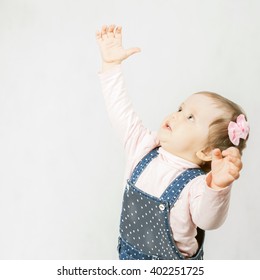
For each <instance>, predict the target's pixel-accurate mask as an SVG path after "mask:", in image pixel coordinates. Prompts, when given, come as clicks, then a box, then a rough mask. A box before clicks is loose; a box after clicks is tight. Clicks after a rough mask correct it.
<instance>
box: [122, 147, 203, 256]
mask: <svg viewBox="0 0 260 280" xmlns="http://www.w3.org/2000/svg"><path fill="white" fill-rule="evenodd" d="M157 155H158V152H157V149H155V150H152V151H151V152H150V153H148V154H147V155H146V156H145V157H144V158H143V159H142V160H141V161H140V162H139V163H138V165H137V166H136V168H135V169H134V172H133V173H132V176H131V178H130V180H129V181H128V183H127V186H126V188H125V192H124V199H123V207H122V214H121V222H120V236H121V243H122V242H123V245H124V246H123V245H121V246H123V247H124V250H121V253H120V259H183V258H184V257H183V255H182V254H181V253H180V252H179V250H178V248H177V247H176V245H175V242H174V240H173V238H172V235H171V229H170V224H169V212H170V209H171V207H172V206H173V204H174V203H175V202H176V200H177V199H178V197H179V195H180V192H181V190H182V189H183V188H184V187H185V185H186V184H187V183H188V182H189V181H190V180H192V179H193V178H195V177H196V176H199V175H201V174H202V171H201V170H200V169H189V170H186V171H184V172H183V173H182V174H181V175H180V176H178V177H177V178H176V179H175V180H174V181H173V182H172V183H171V184H170V185H169V186H168V188H167V189H166V190H165V192H164V193H163V194H162V196H161V197H160V198H156V197H153V196H151V195H149V194H147V193H145V192H142V191H141V190H140V189H138V188H136V187H135V182H136V181H137V179H138V177H139V176H140V174H141V173H142V172H143V170H144V169H145V167H146V166H147V165H148V164H149V162H151V160H152V159H153V158H155V157H156V156H157ZM198 258H200V257H199V256H198Z"/></svg>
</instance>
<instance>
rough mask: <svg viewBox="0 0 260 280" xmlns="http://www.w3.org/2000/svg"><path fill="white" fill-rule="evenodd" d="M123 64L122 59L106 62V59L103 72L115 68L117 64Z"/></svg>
mask: <svg viewBox="0 0 260 280" xmlns="http://www.w3.org/2000/svg"><path fill="white" fill-rule="evenodd" d="M120 64H121V61H118V62H109V63H108V62H105V61H103V62H102V72H105V71H107V70H109V69H112V68H114V67H115V66H117V65H120Z"/></svg>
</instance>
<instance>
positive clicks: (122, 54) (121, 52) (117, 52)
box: [96, 25, 140, 64]
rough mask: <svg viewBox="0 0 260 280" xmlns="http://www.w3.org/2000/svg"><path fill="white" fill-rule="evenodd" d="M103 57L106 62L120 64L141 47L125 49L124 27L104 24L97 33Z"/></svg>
mask: <svg viewBox="0 0 260 280" xmlns="http://www.w3.org/2000/svg"><path fill="white" fill-rule="evenodd" d="M96 39H97V42H98V45H99V47H100V52H101V56H102V59H103V61H104V62H105V63H113V64H120V63H121V62H122V61H123V60H124V59H126V58H128V57H129V56H130V55H132V54H134V53H137V52H139V51H140V49H139V48H130V49H124V48H123V46H122V27H121V26H118V27H115V25H110V26H109V27H107V26H103V27H102V29H101V31H98V32H97V33H96Z"/></svg>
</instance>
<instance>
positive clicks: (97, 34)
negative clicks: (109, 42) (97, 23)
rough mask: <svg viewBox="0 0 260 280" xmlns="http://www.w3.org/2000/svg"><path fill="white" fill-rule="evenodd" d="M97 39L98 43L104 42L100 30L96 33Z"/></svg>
mask: <svg viewBox="0 0 260 280" xmlns="http://www.w3.org/2000/svg"><path fill="white" fill-rule="evenodd" d="M96 39H97V40H98V41H101V40H102V37H101V32H99V31H98V30H97V31H96Z"/></svg>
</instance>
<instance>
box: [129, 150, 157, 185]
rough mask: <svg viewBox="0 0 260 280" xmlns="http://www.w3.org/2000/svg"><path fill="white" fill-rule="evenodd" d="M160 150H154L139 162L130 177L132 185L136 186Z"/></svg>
mask: <svg viewBox="0 0 260 280" xmlns="http://www.w3.org/2000/svg"><path fill="white" fill-rule="evenodd" d="M158 149H159V147H156V148H154V149H153V150H151V151H150V152H149V153H148V154H146V155H145V156H144V157H143V158H142V159H141V160H140V161H139V163H138V164H137V165H136V167H135V168H134V171H133V172H132V175H131V177H130V182H131V183H133V184H135V183H136V182H137V180H138V178H139V176H140V175H141V173H142V172H143V171H144V169H145V168H146V166H147V165H148V164H149V163H150V162H151V161H152V160H153V159H154V158H156V157H157V156H158Z"/></svg>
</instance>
